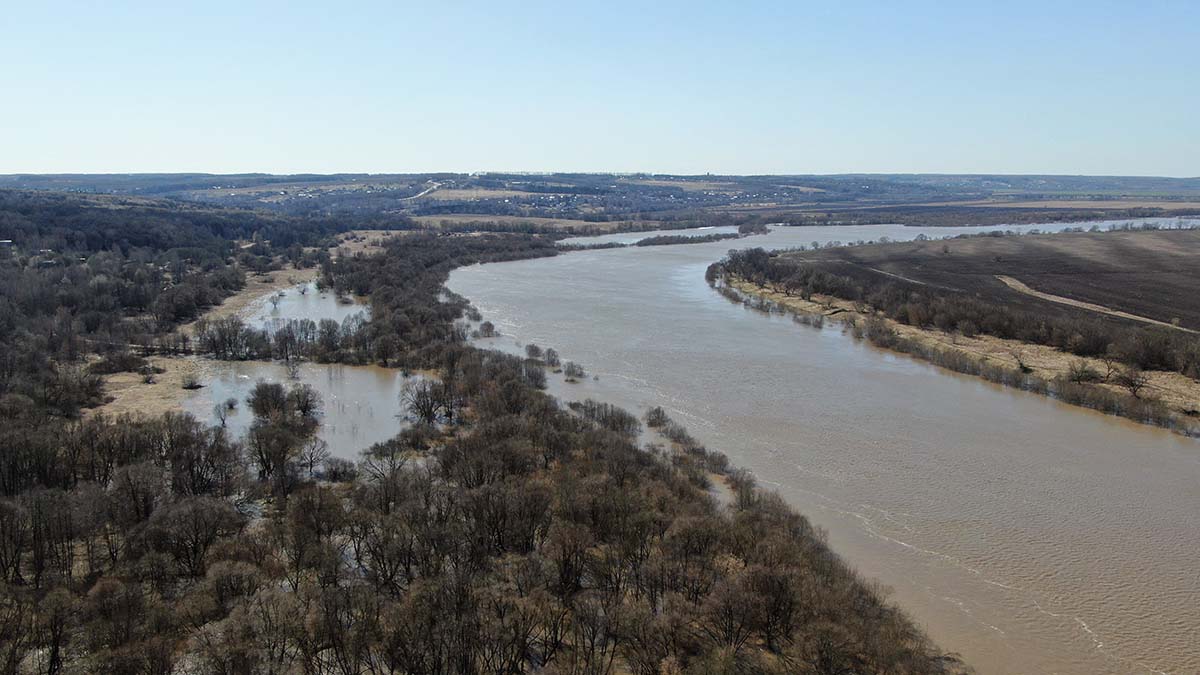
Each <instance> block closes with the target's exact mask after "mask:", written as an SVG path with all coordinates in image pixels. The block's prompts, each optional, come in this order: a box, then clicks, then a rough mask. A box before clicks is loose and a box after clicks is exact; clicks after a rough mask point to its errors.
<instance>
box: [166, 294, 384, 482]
mask: <svg viewBox="0 0 1200 675" xmlns="http://www.w3.org/2000/svg"><path fill="white" fill-rule="evenodd" d="M301 288H303V289H304V292H303V293H301V290H300V289H301ZM363 311H364V307H363V306H362V305H359V304H356V303H354V302H352V301H351V302H348V301H345V300H339V299H338V298H336V297H334V295H333V294H332V293H327V292H326V293H322V292H320V291H318V290H317V288H316V286H315V284H306V285H305V286H303V287H297V288H292V289H289V290H288V291H286V292H285V294H284V295H283V297H282V298H279V299H278V302H277V303H273V302H271V300H270V298H269V297H264V298H261V299H260V300H258V301H257V302H255V303H254V304H252V305H251V306H250V307H249V308H247V311H246V313H245V316H244V319H245V321H246V322H247V323H249V324H250V325H254V326H262V325H269V324H270V323H272V322H275V321H286V320H288V319H312V320H313V321H319V320H321V319H332V320H335V321H337V322H339V323H341V322H342V321H345V320H347V319H349V320H354V317H356V316H357V315H359V314H361V313H363ZM200 379H201V381H202V382H204V384H205V387H204V388H203V389H198V390H195V391H192V392H189V393H188V395H187V398H186V399H185V401H184V410H186V411H187V412H190V413H192V414H193V415H195V416H196V417H197V418H199V419H201V420H206V421H209V422H215V421H216V417H215V415H214V413H213V406H214V405H217V404H218V403H221V402H223V401H225V400H227V399H230V398H233V399H236V400H237V401H238V404H239V405H238V408H237V410H236V411H235V412H234V413H233V414H231V415H230V416H229V418H228V420H227V421H226V424H227V426H228V428H229V430H230V433H232V434H235V435H237V436H241V435H243V434H245V432H246V430H247V429H248V428H249V427H250V422H251V421H252V418H253V415H251V413H250V411H249V410H248V409H246V405H245V402H246V397H247V396H248V395H249V394H250V391H251V390H252V389H253V388H254V385H255V384H256V383H258V382H260V381H264V382H282V383H284V384H286V385H290V384H293V383H302V384H308V385H311V386H312V387H313V388H314V389H316V390H317V391H318V392H320V394H321V397H322V398H323V399H324V401H325V415H324V418H323V419H322V424H321V429H320V432H319V435H320V437H321V438H322V439H324V440H325V442H326V443H328V444H329V449H330V451H331V452H332V453H333V454H334V455H336V456H338V457H343V458H346V459H351V460H354V459H358V455H359V452H360V451H361V450H362V449H364V448H366V447H369V446H370V445H371V444H373V443H378V442H380V441H385V440H387V439H389V438H391V437H393V436H395V435H396V434H397V433H399V431H400V429H401V428H402V427H403V425H404V420H403V419H402V417H401V416H400V393H401V389H402V387H403V385H404V377H403V376H402V375H401V374H400V372H399V371H397V370H393V369H389V368H380V367H377V366H344V365H338V364H316V363H305V364H302V365H301V366H300V371H299V377H298V378H297V379H295V380H293V379H291V378H290V377H289V374H288V372H287V369H286V368H285V367H284V366H283V365H282V364H279V363H264V362H261V361H215V360H210V359H204V360H202V361H201V363H200Z"/></svg>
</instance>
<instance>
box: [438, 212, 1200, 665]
mask: <svg viewBox="0 0 1200 675" xmlns="http://www.w3.org/2000/svg"><path fill="white" fill-rule="evenodd" d="M1041 228H1042V229H1043V230H1046V229H1051V228H1050V227H1047V226H1041ZM1014 229H1016V228H1014ZM959 231H965V230H951V229H949V228H930V229H922V228H911V227H899V226H886V225H883V226H863V227H827V228H777V229H775V230H774V231H773V232H772V233H771V234H768V235H764V236H757V237H751V238H747V239H743V240H737V241H722V242H715V243H711V244H696V245H682V246H656V247H646V248H626V249H615V250H597V251H584V252H576V253H571V254H568V255H562V256H558V257H555V258H543V259H538V260H529V261H518V262H508V263H499V264H491V265H483V266H473V267H469V268H464V269H460V270H456V271H455V272H454V273H453V275H452V276H451V279H450V283H449V284H448V285H449V287H450V288H451V289H452V290H453V291H455V292H457V293H460V294H462V295H464V296H466V297H467V298H469V299H471V301H472V302H473V303H474V304H475V305H476V306H477V307H479V309H480V310H481V311H482V312H483V314H484V316H485V318H487V319H489V320H491V321H493V322H494V323H495V324H496V325H497V328H498V329H499V330H500V331H501V332H502V333H503V337H500V338H495V339H492V340H486V341H483V342H485V343H490V344H491V345H492V346H495V347H498V348H503V349H509V350H516V349H518V346H519V345H520V344H523V343H528V342H535V343H537V344H540V345H542V346H550V347H555V348H556V349H558V351H559V352H560V353H561V354H562V356H563V358H564V359H570V360H575V361H578V362H579V363H581V364H582V365H584V367H585V368H587V369H588V372H589V379H588V380H587V381H585V382H582V383H580V384H576V385H569V384H565V383H563V382H562V380H561V376H552V377H551V391H552V393H555V394H556V395H559V396H561V397H565V398H585V397H593V398H598V399H603V400H607V401H610V402H613V403H617V404H620V405H622V406H625V407H627V408H629V409H630V410H635V411H637V412H639V413H641V412H644V411H645V409H646V408H648V407H650V406H654V405H661V406H663V407H664V408H666V409H667V410H668V411H669V412H670V414H671V415H672V416H673V417H674V418H676V419H677V420H679V421H680V422H682V423H684V424H685V425H687V426H688V428H689V429H690V430H691V431H692V433H693V435H695V436H696V437H697V438H699V439H700V440H701V441H703V442H705V443H706V444H707V445H709V446H710V447H712V448H716V449H720V450H722V451H724V452H725V453H726V454H728V455H729V457H730V459H731V460H732V461H733V462H734V463H736V464H737V465H740V466H743V467H746V468H748V469H750V470H751V471H753V472H754V473H755V474H756V475H757V476H758V478H759V480H760V482H761V483H762V484H764V485H766V486H769V487H771V488H774V489H776V490H778V491H779V492H780V493H781V494H782V495H783V496H784V497H786V498H787V499H788V500H789V501H790V502H791V503H792V504H794V505H795V506H796V507H797V508H798V509H799V510H801V511H802V512H803V513H805V514H806V515H808V516H809V517H810V518H811V519H812V520H813V521H814V522H815V523H816V524H818V525H820V526H821V527H822V528H824V529H825V530H826V531H827V532H828V536H829V540H830V543H831V544H832V546H833V547H834V549H835V550H837V551H838V552H839V553H841V554H842V555H843V556H844V557H845V558H847V559H848V560H849V561H850V562H851V563H853V564H854V565H855V566H856V567H857V568H858V569H859V570H860V571H861V572H862V573H863V574H864V575H866V576H868V577H870V578H874V579H878V580H879V581H880V582H882V583H883V584H886V585H887V586H888V587H890V588H891V589H892V590H893V598H894V599H895V601H896V602H897V603H898V604H900V605H901V606H902V607H903V608H904V609H905V610H907V611H908V612H909V613H910V614H911V615H912V616H913V617H914V618H915V619H916V620H917V621H918V622H919V623H920V624H921V625H922V626H924V627H925V629H926V630H927V631H928V632H929V633H930V634H931V635H932V636H933V637H934V639H935V640H936V641H937V642H938V643H939V644H940V645H941V646H942V647H943V648H945V649H947V650H950V651H955V652H958V653H960V654H961V655H962V656H963V657H964V658H965V659H966V660H967V661H968V662H969V663H971V664H972V665H974V666H975V667H976V669H977V670H978V671H979V672H980V673H982V674H985V675H987V674H997V673H999V674H1018V673H1020V674H1025V673H1072V674H1080V675H1084V674H1086V675H1092V674H1097V673H1148V672H1170V673H1197V672H1200V521H1198V517H1200V442H1197V441H1195V440H1192V439H1186V438H1183V437H1179V436H1175V435H1172V434H1170V433H1168V432H1165V431H1160V430H1157V429H1153V428H1150V427H1144V426H1140V425H1137V424H1134V423H1130V422H1127V421H1124V420H1121V419H1117V418H1113V417H1108V416H1104V415H1100V414H1097V413H1093V412H1090V411H1087V410H1083V409H1080V408H1074V407H1071V406H1066V405H1062V404H1059V403H1056V402H1054V401H1053V400H1050V399H1047V398H1044V397H1040V396H1036V395H1033V394H1026V393H1022V392H1019V391H1014V390H1009V389H1004V388H1001V387H997V386H993V385H989V384H986V383H984V382H982V381H978V380H975V379H972V378H967V377H962V376H957V375H953V374H950V373H948V372H946V371H941V370H938V369H937V368H934V367H932V366H929V365H926V364H923V363H920V362H917V361H913V360H911V359H908V358H906V357H901V356H896V355H892V354H888V353H884V352H881V351H879V350H876V349H874V348H872V347H870V346H868V345H865V344H863V343H860V342H856V341H854V340H853V339H851V338H850V337H848V336H846V335H843V334H842V333H841V331H840V330H839V329H838V328H837V327H836V325H830V324H827V327H826V328H825V329H824V330H821V329H814V328H811V327H807V326H803V325H798V324H796V323H795V322H793V321H792V320H790V319H789V318H786V317H781V316H766V315H763V314H761V313H758V312H754V311H750V310H747V309H745V308H743V307H742V306H741V305H738V304H733V303H731V302H729V301H728V300H726V299H725V298H723V297H721V296H720V295H718V294H717V293H716V292H714V291H713V290H712V289H710V288H709V287H708V286H707V284H706V283H705V281H704V270H705V267H706V266H707V265H708V264H709V263H711V262H713V261H715V260H717V259H718V258H720V257H721V256H722V255H723V253H724V252H725V251H726V250H727V249H729V248H731V247H734V246H737V247H744V246H763V247H767V248H783V247H792V246H797V245H799V244H809V243H810V242H813V241H822V242H827V241H835V240H840V241H843V242H850V241H855V240H859V239H878V238H880V237H881V236H887V237H890V238H892V239H910V238H912V237H915V236H916V235H918V234H921V233H925V234H927V235H929V236H945V235H948V234H954V233H957V232H959ZM642 236H646V235H645V234H621V235H612V236H609V237H603V238H595V239H592V241H597V240H609V239H616V240H624V241H633V240H636V239H638V238H640V237H642ZM592 374H595V375H598V378H599V379H597V380H592V379H590V375H592Z"/></svg>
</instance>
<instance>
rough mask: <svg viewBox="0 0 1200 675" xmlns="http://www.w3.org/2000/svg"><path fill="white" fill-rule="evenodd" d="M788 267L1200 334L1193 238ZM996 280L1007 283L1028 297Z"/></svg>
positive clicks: (1020, 243) (930, 252)
mask: <svg viewBox="0 0 1200 675" xmlns="http://www.w3.org/2000/svg"><path fill="white" fill-rule="evenodd" d="M796 257H797V258H798V259H802V260H804V261H806V262H812V263H816V264H818V265H820V266H822V267H824V268H827V269H828V270H829V271H831V272H836V273H838V274H842V275H846V276H851V277H861V276H863V275H867V276H871V275H878V274H880V273H884V274H887V275H889V276H895V277H900V278H903V279H907V280H910V281H913V282H916V283H919V284H925V285H930V286H933V287H942V288H946V289H953V290H956V291H963V292H968V293H971V294H974V295H977V296H980V297H982V298H985V299H987V300H991V301H998V302H1003V303H1011V304H1016V305H1036V306H1038V307H1039V308H1041V309H1043V310H1047V311H1052V312H1080V313H1084V314H1086V315H1091V316H1102V317H1110V318H1113V319H1114V320H1132V319H1120V318H1119V317H1114V315H1113V312H1123V313H1127V314H1130V315H1134V316H1136V317H1144V318H1147V319H1152V320H1154V321H1156V322H1163V323H1167V324H1178V325H1179V326H1181V327H1184V328H1190V329H1200V293H1197V292H1196V290H1197V289H1200V231H1196V230H1162V231H1151V232H1104V233H1067V234H1057V235H1031V236H1030V235H1027V236H1022V237H973V238H966V239H954V240H950V241H932V240H931V241H924V242H910V243H903V244H884V245H873V246H859V247H851V248H843V249H830V250H824V251H813V252H805V253H801V254H797V256H796ZM1000 277H1008V278H1011V279H1015V280H1017V281H1018V282H1020V284H1023V285H1024V286H1025V287H1027V288H1028V289H1032V290H1033V291H1036V292H1037V294H1031V293H1028V292H1025V291H1024V290H1022V289H1021V288H1019V286H1017V285H1013V284H1009V283H1006V282H1005V280H1003V279H1001V278H1000ZM1039 296H1042V297H1039ZM1044 296H1056V297H1057V299H1054V300H1052V299H1049V298H1047V297H1044ZM1064 299H1065V300H1068V301H1074V304H1073V305H1072V304H1066V303H1064V302H1063V300H1064ZM1093 306H1094V307H1093ZM1103 310H1109V311H1108V312H1105V311H1103Z"/></svg>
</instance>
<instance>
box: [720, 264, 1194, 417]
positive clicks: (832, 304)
mask: <svg viewBox="0 0 1200 675" xmlns="http://www.w3.org/2000/svg"><path fill="white" fill-rule="evenodd" d="M732 285H733V286H734V287H735V288H737V289H738V290H740V291H742V292H744V293H751V294H754V295H758V296H762V297H765V298H767V299H768V300H771V301H774V302H776V303H779V304H780V305H783V306H784V307H787V308H788V309H790V310H792V311H795V312H800V313H805V314H824V315H826V316H828V317H829V318H830V319H834V320H839V321H846V320H849V319H851V318H854V319H856V320H860V321H861V320H864V319H865V318H866V316H865V315H864V314H862V313H860V312H859V311H857V309H856V308H855V306H854V303H852V302H848V301H846V300H841V299H838V298H833V297H828V296H819V295H817V296H813V298H814V299H813V301H811V302H810V301H807V300H804V299H802V298H798V297H792V296H788V295H785V294H784V293H782V292H779V291H776V290H774V289H771V288H762V287H758V286H755V285H753V284H750V283H748V282H744V281H735V282H733V283H732ZM884 321H886V322H887V324H888V325H889V326H890V327H891V328H892V329H893V330H894V331H896V334H897V335H898V336H900V337H902V338H905V339H909V340H914V341H917V342H920V343H922V344H925V345H932V346H935V347H938V348H940V349H945V350H953V351H957V352H960V353H963V354H968V355H970V356H974V357H976V358H980V359H983V360H985V361H990V362H992V363H998V364H1002V365H1004V366H1007V367H1009V368H1017V367H1018V366H1019V364H1018V360H1017V356H1018V355H1019V356H1020V361H1021V362H1022V363H1024V364H1025V365H1026V366H1027V367H1029V368H1030V369H1031V371H1032V374H1033V375H1037V376H1038V377H1041V378H1043V379H1047V380H1052V379H1054V378H1055V377H1058V376H1060V375H1062V376H1065V375H1066V374H1067V372H1068V371H1069V369H1070V367H1071V364H1073V363H1076V362H1078V361H1083V362H1085V363H1087V364H1088V365H1090V366H1091V367H1092V368H1093V369H1094V370H1096V371H1097V372H1099V373H1104V372H1106V370H1107V369H1106V367H1105V365H1104V363H1103V362H1102V361H1101V360H1099V359H1090V358H1080V357H1078V356H1074V355H1072V354H1067V353H1065V352H1061V351H1059V350H1057V349H1055V348H1053V347H1047V346H1045V345H1034V344H1028V343H1025V342H1020V341H1018V340H1004V339H1001V338H997V337H992V336H990V335H979V336H976V337H970V338H969V337H965V336H963V335H959V334H952V333H943V332H941V331H938V330H927V329H921V328H915V327H913V326H909V325H907V324H902V323H899V322H896V321H892V320H891V319H884ZM1146 375H1147V376H1148V377H1149V378H1150V384H1149V386H1148V387H1147V391H1148V392H1149V394H1148V395H1152V396H1153V397H1155V398H1157V399H1159V400H1160V401H1162V402H1163V403H1164V404H1165V405H1167V407H1169V408H1171V409H1172V410H1175V411H1176V412H1180V413H1187V412H1188V411H1194V410H1200V382H1197V381H1196V380H1193V379H1191V378H1189V377H1186V376H1184V375H1181V374H1179V373H1168V372H1162V371H1147V372H1146ZM1093 386H1097V387H1102V388H1105V389H1109V390H1111V391H1115V392H1118V393H1122V394H1125V393H1128V392H1126V391H1125V390H1124V389H1121V388H1119V387H1116V386H1114V385H1109V384H1096V385H1093Z"/></svg>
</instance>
